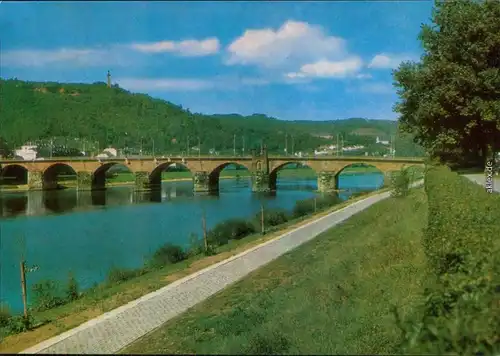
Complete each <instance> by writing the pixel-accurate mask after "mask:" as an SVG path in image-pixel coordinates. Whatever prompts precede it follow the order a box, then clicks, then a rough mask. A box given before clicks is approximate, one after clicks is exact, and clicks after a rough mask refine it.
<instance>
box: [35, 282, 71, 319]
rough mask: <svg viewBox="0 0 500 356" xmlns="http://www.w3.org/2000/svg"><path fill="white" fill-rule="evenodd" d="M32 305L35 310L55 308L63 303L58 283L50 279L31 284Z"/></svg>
mask: <svg viewBox="0 0 500 356" xmlns="http://www.w3.org/2000/svg"><path fill="white" fill-rule="evenodd" d="M32 292H33V305H34V309H35V310H37V311H43V310H47V309H52V308H55V307H57V306H59V305H63V304H64V303H65V300H64V298H63V297H62V296H61V292H60V289H59V285H58V284H57V283H56V282H55V281H52V280H45V281H41V282H39V283H36V284H34V285H33V286H32Z"/></svg>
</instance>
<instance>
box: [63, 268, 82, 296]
mask: <svg viewBox="0 0 500 356" xmlns="http://www.w3.org/2000/svg"><path fill="white" fill-rule="evenodd" d="M79 297H80V293H79V288H78V282H77V281H76V278H75V276H74V275H73V273H71V272H70V273H69V275H68V285H67V287H66V299H67V300H68V301H70V302H71V301H73V300H77V299H78V298H79Z"/></svg>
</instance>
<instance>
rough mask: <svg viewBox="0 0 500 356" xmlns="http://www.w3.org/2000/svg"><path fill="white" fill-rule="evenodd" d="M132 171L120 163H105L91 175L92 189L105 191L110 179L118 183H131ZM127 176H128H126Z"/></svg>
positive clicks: (132, 178)
mask: <svg viewBox="0 0 500 356" xmlns="http://www.w3.org/2000/svg"><path fill="white" fill-rule="evenodd" d="M133 173H134V172H133V171H132V170H131V169H130V168H129V167H127V166H126V165H125V164H123V163H122V162H106V163H104V164H103V165H101V166H100V167H98V168H97V169H96V170H95V171H94V172H93V173H92V189H93V190H94V189H105V188H106V184H107V183H108V182H109V180H111V179H117V177H118V176H120V175H122V177H123V178H121V179H118V181H120V182H124V183H125V182H133V181H134V177H133ZM127 175H128V176H127Z"/></svg>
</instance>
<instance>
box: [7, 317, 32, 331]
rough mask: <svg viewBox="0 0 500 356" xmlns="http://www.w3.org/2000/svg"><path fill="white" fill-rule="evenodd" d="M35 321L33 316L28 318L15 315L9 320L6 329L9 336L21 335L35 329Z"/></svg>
mask: <svg viewBox="0 0 500 356" xmlns="http://www.w3.org/2000/svg"><path fill="white" fill-rule="evenodd" d="M34 324H35V321H34V319H33V316H32V315H31V314H28V318H25V317H24V315H15V316H12V317H10V318H9V320H8V322H7V324H6V325H5V328H6V329H7V332H8V333H9V334H19V333H22V332H25V331H28V330H31V329H32V328H33V325H34Z"/></svg>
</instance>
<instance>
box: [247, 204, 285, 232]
mask: <svg viewBox="0 0 500 356" xmlns="http://www.w3.org/2000/svg"><path fill="white" fill-rule="evenodd" d="M261 221H262V216H261V212H258V213H257V214H255V217H254V222H255V225H256V226H257V227H258V229H259V230H260V227H261ZM287 221H288V214H287V212H286V210H282V209H276V210H267V211H266V210H264V226H265V227H267V226H278V225H281V224H284V223H286V222H287Z"/></svg>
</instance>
